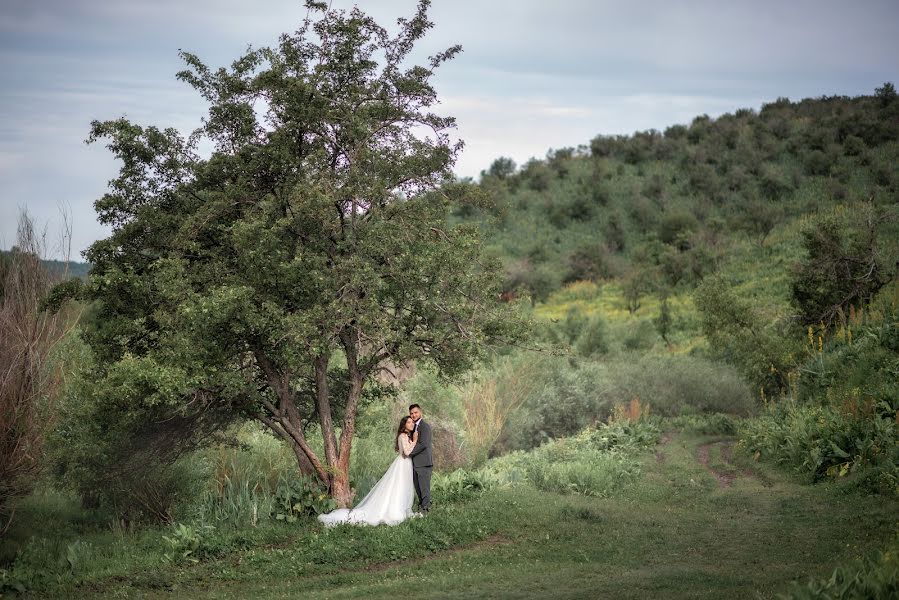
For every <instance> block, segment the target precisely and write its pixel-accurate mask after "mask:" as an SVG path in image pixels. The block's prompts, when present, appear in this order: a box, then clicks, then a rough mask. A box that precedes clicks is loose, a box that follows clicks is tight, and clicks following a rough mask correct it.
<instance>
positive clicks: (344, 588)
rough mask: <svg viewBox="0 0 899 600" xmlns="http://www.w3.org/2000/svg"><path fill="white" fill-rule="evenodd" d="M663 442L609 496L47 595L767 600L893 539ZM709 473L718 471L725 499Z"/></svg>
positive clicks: (514, 502)
mask: <svg viewBox="0 0 899 600" xmlns="http://www.w3.org/2000/svg"><path fill="white" fill-rule="evenodd" d="M668 439H669V440H670V441H668V442H667V443H666V444H664V445H663V446H661V447H659V448H657V449H656V451H655V452H653V451H648V452H645V453H643V454H641V455H640V456H641V459H640V462H641V465H640V467H641V473H642V474H641V475H640V477H639V478H638V479H637V480H636V481H631V482H629V483H628V485H626V486H622V487H621V488H620V489H619V490H617V491H616V492H614V493H612V494H610V495H608V496H607V497H585V496H581V495H576V494H575V495H571V494H569V495H562V494H557V493H551V492H541V491H537V490H536V489H534V488H533V487H531V486H529V485H519V486H514V487H505V488H496V489H493V490H491V491H488V492H486V493H484V494H483V495H481V496H478V497H476V498H475V499H473V500H471V501H468V502H460V503H441V502H440V499H439V498H438V499H437V501H436V502H437V503H436V508H435V509H434V510H433V511H432V514H431V515H430V516H429V517H428V518H427V519H416V520H413V521H410V522H407V523H404V524H402V525H400V526H397V527H393V528H388V527H379V528H353V527H340V528H335V529H331V530H325V529H321V528H319V527H318V526H316V525H315V524H314V523H312V522H301V523H299V524H297V525H296V526H295V527H294V529H293V530H288V529H285V528H281V529H278V530H277V531H278V533H277V535H275V534H274V533H272V534H270V535H268V536H263V535H258V534H257V536H254V539H251V540H248V542H247V544H248V547H247V548H246V549H244V550H236V551H233V552H230V553H228V554H226V555H224V556H222V557H221V558H217V559H210V560H205V561H201V562H200V563H198V564H182V565H170V564H166V563H164V562H158V561H153V560H149V559H146V560H145V561H144V564H142V565H140V567H143V568H138V565H137V564H134V567H135V568H134V570H133V571H132V572H124V571H123V570H122V569H119V570H118V572H117V573H115V574H113V573H112V572H110V573H109V574H108V575H106V576H103V577H89V578H87V580H86V581H85V582H84V583H83V584H82V585H80V586H78V587H75V588H73V587H68V586H65V585H64V586H62V587H60V588H58V589H59V593H60V594H62V595H63V596H66V595H71V594H75V595H79V596H84V597H109V598H124V597H139V598H171V597H190V598H248V597H254V598H256V597H258V598H296V597H303V598H358V597H366V598H387V597H396V596H397V595H402V594H408V593H410V592H413V591H414V593H416V594H424V595H426V596H427V597H428V598H457V597H466V598H500V597H501V598H531V597H552V598H597V597H598V598H603V597H608V598H646V597H665V598H735V597H755V596H756V594H758V596H759V597H762V598H770V597H774V596H775V595H776V594H779V593H784V592H786V591H788V590H789V589H790V582H791V581H793V580H799V581H805V580H806V579H807V578H808V577H810V576H814V577H826V576H829V574H830V573H831V572H832V570H833V569H834V567H836V566H838V565H840V564H844V563H846V562H847V561H849V560H851V559H854V558H856V557H858V556H862V555H867V554H869V553H870V552H871V551H872V550H874V549H876V548H879V547H881V546H882V545H883V544H885V543H886V542H887V540H889V539H890V538H891V537H892V536H893V535H894V532H895V529H896V526H897V517H896V515H897V514H899V511H897V509H899V503H897V502H896V501H895V500H894V499H886V498H883V497H877V496H861V495H857V494H856V493H855V492H852V491H851V490H850V489H849V488H847V487H846V486H837V485H830V484H827V485H815V486H809V485H803V484H802V483H800V482H799V481H796V480H794V479H790V478H788V476H787V475H785V474H783V473H782V472H780V471H770V470H768V469H767V468H765V467H762V466H760V465H758V464H754V463H751V461H748V459H746V458H741V457H740V455H736V456H735V457H734V458H732V459H731V460H728V457H727V456H725V455H723V454H721V453H720V445H719V446H717V447H718V448H719V449H717V450H714V451H711V452H710V455H709V459H710V460H709V467H706V466H704V465H702V464H700V462H699V460H698V455H699V448H700V446H702V445H704V444H708V443H711V442H714V441H718V440H722V439H724V438H721V437H708V436H693V435H688V434H678V435H675V436H674V437H673V438H668ZM713 447H715V446H713ZM710 468H711V469H724V468H727V469H730V470H731V471H732V474H733V475H734V476H735V479H734V480H733V482H732V485H730V487H722V486H721V485H720V484H719V482H718V480H717V479H716V478H715V476H714V475H713V473H712V472H711V470H710ZM123 562H127V561H125V560H124V559H123ZM151 563H152V565H151ZM147 567H152V568H151V569H147ZM56 595H59V594H56Z"/></svg>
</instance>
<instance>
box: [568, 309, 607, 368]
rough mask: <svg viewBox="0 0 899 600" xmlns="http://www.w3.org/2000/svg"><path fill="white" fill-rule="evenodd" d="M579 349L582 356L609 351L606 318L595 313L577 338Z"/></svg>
mask: <svg viewBox="0 0 899 600" xmlns="http://www.w3.org/2000/svg"><path fill="white" fill-rule="evenodd" d="M576 347H577V351H578V354H580V355H581V356H587V357H589V356H596V355H598V354H606V353H607V352H608V351H609V340H608V333H607V328H606V322H605V319H603V318H602V315H600V314H595V315H593V316H592V317H590V320H589V321H587V323H586V324H585V326H584V329H583V331H582V332H581V334H580V336H579V338H578V340H577V346H576Z"/></svg>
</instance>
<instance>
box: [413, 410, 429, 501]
mask: <svg viewBox="0 0 899 600" xmlns="http://www.w3.org/2000/svg"><path fill="white" fill-rule="evenodd" d="M409 416H410V417H412V420H413V421H414V422H415V431H417V432H418V442H416V444H415V448H413V449H412V453H411V454H409V456H410V457H412V481H413V482H414V483H415V493H416V494H418V506H419V508H420V509H421V512H422V514H425V515H426V514H428V510H429V509H430V508H431V471H432V470H433V469H434V460H433V459H432V458H431V426H430V425H428V424H427V423H425V422H424V421H423V420H422V418H421V407H420V406H419V405H417V404H412V405H410V406H409Z"/></svg>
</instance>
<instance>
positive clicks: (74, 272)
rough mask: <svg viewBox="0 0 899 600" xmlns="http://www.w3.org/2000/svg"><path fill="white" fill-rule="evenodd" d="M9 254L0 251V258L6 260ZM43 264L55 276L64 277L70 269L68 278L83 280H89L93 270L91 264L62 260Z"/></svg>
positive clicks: (43, 262) (7, 251)
mask: <svg viewBox="0 0 899 600" xmlns="http://www.w3.org/2000/svg"><path fill="white" fill-rule="evenodd" d="M9 254H10V251H9V250H0V257H2V258H6V257H7V256H9ZM41 263H42V264H43V265H44V267H46V268H47V270H48V271H49V272H50V273H51V274H53V275H54V276H62V275H63V274H64V273H66V269H68V275H67V278H72V277H80V278H81V279H87V276H88V273H90V270H91V264H90V263H83V262H69V263H65V262H63V261H61V260H42V261H41Z"/></svg>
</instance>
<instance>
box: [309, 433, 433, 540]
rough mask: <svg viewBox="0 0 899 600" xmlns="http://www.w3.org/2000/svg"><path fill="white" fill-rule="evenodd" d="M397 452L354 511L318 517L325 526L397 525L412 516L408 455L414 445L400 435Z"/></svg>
mask: <svg viewBox="0 0 899 600" xmlns="http://www.w3.org/2000/svg"><path fill="white" fill-rule="evenodd" d="M398 437H399V447H400V452H398V453H397V455H396V458H395V459H393V462H392V463H390V466H389V467H387V472H386V473H384V476H383V477H381V479H379V480H378V483H376V484H375V486H374V487H373V488H371V491H369V492H368V494H366V495H365V498H363V499H362V502H360V503H359V504H357V505H356V506H355V507H354V508H351V509H350V508H338V509H336V510H332V511H331V512H329V513H324V514H321V515H318V520H319V521H321V522H322V523H324V524H325V525H326V526H333V525H341V524H344V523H350V524H353V525H381V524H385V525H397V524H398V523H402V522H403V521H405V520H406V519H408V518H409V517H411V516H412V501H413V500H414V499H415V486H414V485H413V483H412V459H411V458H409V452H411V451H412V448H414V447H415V444H414V443H413V442H412V440H410V439H409V438H408V436H406V435H400V436H398Z"/></svg>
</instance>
